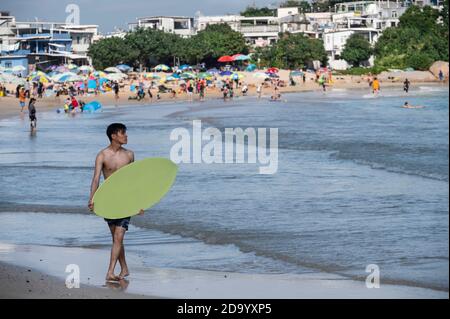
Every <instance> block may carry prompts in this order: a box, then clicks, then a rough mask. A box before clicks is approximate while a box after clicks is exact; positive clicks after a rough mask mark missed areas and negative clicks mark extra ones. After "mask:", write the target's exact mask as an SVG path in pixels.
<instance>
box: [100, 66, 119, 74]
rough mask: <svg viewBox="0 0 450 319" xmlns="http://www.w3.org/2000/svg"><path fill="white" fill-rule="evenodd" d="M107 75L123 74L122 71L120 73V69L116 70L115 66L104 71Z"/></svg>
mask: <svg viewBox="0 0 450 319" xmlns="http://www.w3.org/2000/svg"><path fill="white" fill-rule="evenodd" d="M103 71H105V72H107V73H122V71H120V69H119V68H116V67H114V66H110V67H109V68H106V69H105V70H103Z"/></svg>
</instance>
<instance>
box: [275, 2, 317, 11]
mask: <svg viewBox="0 0 450 319" xmlns="http://www.w3.org/2000/svg"><path fill="white" fill-rule="evenodd" d="M280 8H298V10H299V12H303V13H304V12H311V5H310V4H309V2H308V1H304V0H303V1H299V0H287V1H285V2H283V3H281V4H280Z"/></svg>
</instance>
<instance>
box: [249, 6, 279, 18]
mask: <svg viewBox="0 0 450 319" xmlns="http://www.w3.org/2000/svg"><path fill="white" fill-rule="evenodd" d="M275 13H276V11H275V10H274V9H269V8H267V7H263V8H255V7H250V6H248V7H247V8H245V10H244V11H242V12H241V16H244V17H273V16H275Z"/></svg>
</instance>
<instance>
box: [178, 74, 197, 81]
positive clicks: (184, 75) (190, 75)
mask: <svg viewBox="0 0 450 319" xmlns="http://www.w3.org/2000/svg"><path fill="white" fill-rule="evenodd" d="M180 77H181V78H182V79H185V80H187V79H195V77H196V76H195V74H194V73H191V72H185V73H183V74H181V75H180Z"/></svg>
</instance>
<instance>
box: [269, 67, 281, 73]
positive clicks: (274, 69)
mask: <svg viewBox="0 0 450 319" xmlns="http://www.w3.org/2000/svg"><path fill="white" fill-rule="evenodd" d="M278 71H279V70H278V69H277V68H274V67H272V68H269V69H267V73H278Z"/></svg>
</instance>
